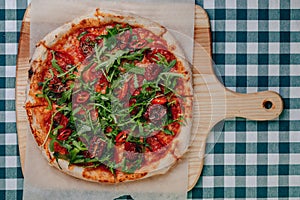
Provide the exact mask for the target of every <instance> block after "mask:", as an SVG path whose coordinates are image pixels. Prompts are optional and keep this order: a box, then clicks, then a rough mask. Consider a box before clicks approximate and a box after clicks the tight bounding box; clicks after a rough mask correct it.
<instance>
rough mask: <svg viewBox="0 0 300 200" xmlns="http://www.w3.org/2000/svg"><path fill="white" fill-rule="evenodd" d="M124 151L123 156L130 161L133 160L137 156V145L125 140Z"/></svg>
mask: <svg viewBox="0 0 300 200" xmlns="http://www.w3.org/2000/svg"><path fill="white" fill-rule="evenodd" d="M124 148H125V152H124V156H125V157H126V158H127V159H128V160H131V161H134V160H136V159H137V158H138V152H137V145H136V144H135V143H132V142H125V147H124Z"/></svg>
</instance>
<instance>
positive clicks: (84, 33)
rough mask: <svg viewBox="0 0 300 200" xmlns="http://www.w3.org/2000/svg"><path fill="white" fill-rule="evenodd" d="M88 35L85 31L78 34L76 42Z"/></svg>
mask: <svg viewBox="0 0 300 200" xmlns="http://www.w3.org/2000/svg"><path fill="white" fill-rule="evenodd" d="M86 34H88V32H87V31H83V32H81V33H80V34H79V36H78V37H77V39H78V40H80V39H81V38H82V37H83V36H84V35H86Z"/></svg>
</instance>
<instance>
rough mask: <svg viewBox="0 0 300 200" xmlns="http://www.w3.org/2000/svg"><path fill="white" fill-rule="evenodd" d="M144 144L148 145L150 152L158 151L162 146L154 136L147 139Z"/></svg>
mask: <svg viewBox="0 0 300 200" xmlns="http://www.w3.org/2000/svg"><path fill="white" fill-rule="evenodd" d="M146 142H147V143H148V144H149V145H150V151H152V152H156V151H158V150H160V149H161V148H162V146H163V145H162V144H161V143H160V142H159V140H158V138H157V137H156V136H152V137H148V138H147V139H146Z"/></svg>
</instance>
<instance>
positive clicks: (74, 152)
mask: <svg viewBox="0 0 300 200" xmlns="http://www.w3.org/2000/svg"><path fill="white" fill-rule="evenodd" d="M28 76H29V84H28V91H27V100H26V104H25V108H26V111H27V116H28V120H29V124H30V128H31V132H32V135H33V136H34V139H35V141H36V143H37V145H38V146H39V147H40V148H41V150H42V153H43V154H44V155H45V157H46V158H47V160H48V161H49V163H50V165H52V166H54V167H56V168H57V169H59V170H61V171H63V172H65V173H67V174H69V175H72V176H74V177H77V178H80V179H84V180H88V181H94V182H108V183H119V182H125V181H132V180H138V179H142V178H146V177H150V176H153V175H157V174H163V173H166V172H167V171H168V170H169V169H170V168H171V167H172V166H174V164H175V163H176V162H177V161H178V160H179V159H180V158H181V157H182V156H183V154H184V153H185V152H186V151H187V149H188V145H189V141H190V131H191V121H192V98H193V97H192V96H193V91H192V80H191V71H190V68H189V65H188V62H187V61H186V60H185V59H184V53H183V51H182V49H181V48H180V46H179V45H178V43H177V42H176V40H175V39H174V38H173V37H172V35H171V34H170V33H169V31H168V30H167V29H166V28H165V27H163V26H161V25H159V24H157V23H154V22H152V21H150V20H148V19H144V18H142V17H138V16H124V15H121V14H118V13H114V12H111V11H100V10H99V9H97V10H96V11H95V13H93V14H90V15H88V16H84V17H80V18H77V19H75V20H73V21H72V22H70V23H68V24H65V25H63V26H61V27H59V28H57V29H56V30H54V31H53V32H51V33H49V34H48V35H47V36H46V37H45V38H43V39H42V40H41V41H40V42H39V43H38V44H37V46H36V50H35V52H34V55H33V57H32V59H31V67H30V70H29V72H28Z"/></svg>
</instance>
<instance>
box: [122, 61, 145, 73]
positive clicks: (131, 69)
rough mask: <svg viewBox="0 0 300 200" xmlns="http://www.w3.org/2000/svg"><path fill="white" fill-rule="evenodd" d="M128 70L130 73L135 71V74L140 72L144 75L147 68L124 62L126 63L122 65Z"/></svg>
mask: <svg viewBox="0 0 300 200" xmlns="http://www.w3.org/2000/svg"><path fill="white" fill-rule="evenodd" d="M122 67H123V68H124V69H125V70H126V72H128V73H133V74H140V75H144V74H145V69H144V68H141V67H137V66H135V65H134V64H132V63H124V65H123V66H122Z"/></svg>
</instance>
